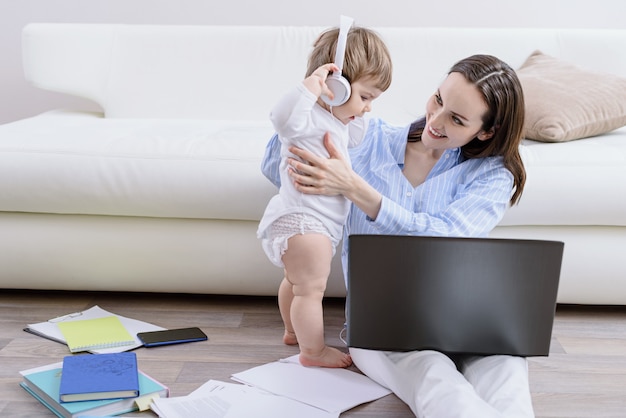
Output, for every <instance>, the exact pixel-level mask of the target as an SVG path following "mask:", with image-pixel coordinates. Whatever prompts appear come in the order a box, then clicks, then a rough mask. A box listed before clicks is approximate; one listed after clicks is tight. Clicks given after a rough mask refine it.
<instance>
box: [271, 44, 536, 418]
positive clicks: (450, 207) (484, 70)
mask: <svg viewBox="0 0 626 418" xmlns="http://www.w3.org/2000/svg"><path fill="white" fill-rule="evenodd" d="M523 122H524V99H523V94H522V89H521V86H520V83H519V80H518V78H517V76H516V74H515V72H514V71H513V70H512V69H511V68H510V67H509V66H508V65H507V64H506V63H504V62H502V61H501V60H499V59H497V58H495V57H493V56H488V55H476V56H472V57H469V58H466V59H463V60H461V61H459V62H458V63H456V64H455V65H454V66H453V67H452V68H451V70H450V72H449V73H448V76H447V77H446V79H445V80H444V81H443V83H442V84H441V85H440V87H439V88H438V89H437V91H436V92H435V93H434V94H433V96H432V97H431V98H430V99H429V100H428V103H427V105H426V115H425V116H424V118H422V119H420V120H418V121H416V122H414V123H413V124H411V125H410V126H406V127H394V126H390V125H388V124H386V123H385V122H384V121H381V120H378V119H373V120H371V121H370V123H369V127H368V132H367V134H366V137H365V139H364V140H363V142H362V143H361V144H360V145H359V146H358V147H356V148H354V149H352V150H351V153H350V156H351V159H352V168H350V167H349V165H348V164H347V163H346V162H345V161H344V160H343V159H342V157H341V156H340V155H339V153H337V152H336V150H335V149H334V147H333V146H332V144H331V142H330V141H329V140H328V138H327V137H326V138H325V139H324V141H325V145H326V147H327V149H328V151H329V155H330V158H327V159H326V158H320V157H317V156H315V155H312V154H311V153H308V152H306V151H303V150H300V149H296V148H293V149H291V151H292V152H293V153H294V154H295V155H297V156H298V157H299V158H300V159H301V160H296V159H292V160H291V161H290V165H291V167H292V168H293V170H292V172H291V178H292V180H293V181H294V184H295V186H296V188H297V190H298V191H300V192H302V193H305V194H322V195H337V194H341V195H343V196H345V197H346V198H348V199H349V200H350V201H351V202H352V206H351V210H350V214H349V218H348V221H347V224H346V227H345V231H344V241H343V245H344V247H343V251H342V260H343V265H344V271H345V269H346V266H347V252H348V248H347V245H348V240H347V239H345V237H347V236H348V235H350V234H387V235H393V234H395V235H436V236H455V237H457V236H458V237H484V236H487V235H488V234H489V232H490V231H491V230H492V229H493V228H494V227H495V226H496V225H497V224H498V222H499V221H500V219H502V216H503V215H504V213H505V211H506V210H507V208H508V206H509V204H515V203H517V202H518V201H519V198H520V196H521V194H522V191H523V189H524V183H525V179H526V174H525V170H524V166H523V164H522V161H521V158H520V155H519V144H520V141H521V138H522V126H523ZM275 142H276V141H275V140H272V141H271V142H270V144H269V145H268V150H267V153H266V159H265V161H264V164H263V172H264V173H265V175H266V176H268V178H270V179H271V180H272V181H273V182H275V183H276V181H277V180H276V179H277V177H276V175H275V174H274V172H275V170H276V167H275V166H276V162H275V161H274V160H275V159H277V158H278V157H279V155H278V153H277V152H275V151H274V146H275V144H274V143H275ZM305 162H306V163H305ZM350 354H351V356H352V360H353V362H354V363H355V364H356V365H357V366H358V367H359V369H360V370H361V371H363V372H364V373H365V374H367V375H368V376H369V377H370V378H372V379H373V380H375V381H377V382H378V383H380V384H382V385H383V386H386V387H388V388H390V389H391V390H393V391H394V393H395V394H396V395H397V396H398V397H399V398H400V399H402V400H403V401H404V402H406V403H407V404H408V405H409V406H410V408H411V409H412V411H413V412H414V413H415V415H416V416H419V417H481V418H484V417H532V416H534V413H533V410H532V402H531V398H530V391H529V386H528V367H527V363H526V360H525V359H523V358H519V357H512V356H502V355H494V356H486V357H478V356H457V357H455V358H450V357H448V356H446V355H444V354H442V353H439V352H435V351H413V352H408V353H404V352H402V353H399V352H383V351H374V350H363V349H354V348H351V349H350Z"/></svg>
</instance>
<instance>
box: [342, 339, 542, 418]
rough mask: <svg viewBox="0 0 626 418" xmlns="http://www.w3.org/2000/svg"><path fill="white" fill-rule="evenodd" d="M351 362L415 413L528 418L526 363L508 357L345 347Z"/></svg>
mask: <svg viewBox="0 0 626 418" xmlns="http://www.w3.org/2000/svg"><path fill="white" fill-rule="evenodd" d="M350 355H351V356H352V361H353V362H354V364H355V365H356V366H357V367H358V368H359V369H360V370H361V371H362V372H363V373H365V374H366V375H367V376H369V377H370V378H371V379H372V380H374V381H376V382H378V383H379V384H381V385H383V386H385V387H386V388H388V389H390V390H392V391H393V392H394V393H395V394H396V395H397V396H398V397H399V398H400V399H402V401H404V402H405V403H406V404H407V405H409V407H410V408H411V410H412V411H413V413H414V414H415V416H417V417H419V418H460V417H463V418H491V417H494V418H495V417H500V418H502V417H506V418H509V417H511V418H513V417H515V418H532V417H534V416H535V414H534V412H533V407H532V400H531V396H530V388H529V385H528V363H527V361H526V359H525V358H522V357H514V356H502V355H494V356H464V357H460V358H459V360H457V362H458V368H457V364H455V363H454V362H453V361H452V360H451V359H450V358H449V357H448V356H446V355H445V354H442V353H439V352H436V351H426V350H425V351H411V352H388V351H376V350H364V349H360V348H350Z"/></svg>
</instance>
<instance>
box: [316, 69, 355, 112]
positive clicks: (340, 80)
mask: <svg viewBox="0 0 626 418" xmlns="http://www.w3.org/2000/svg"><path fill="white" fill-rule="evenodd" d="M326 85H327V86H328V88H329V89H330V91H332V92H333V94H334V95H335V98H334V99H333V100H330V98H328V97H327V96H326V95H322V100H323V101H324V103H326V104H327V105H329V106H341V105H342V104H344V103H345V102H347V101H348V99H349V98H350V94H351V92H352V89H351V88H350V83H349V82H348V80H346V78H345V77H342V76H340V75H338V74H333V75H331V76H330V77H328V78H327V79H326Z"/></svg>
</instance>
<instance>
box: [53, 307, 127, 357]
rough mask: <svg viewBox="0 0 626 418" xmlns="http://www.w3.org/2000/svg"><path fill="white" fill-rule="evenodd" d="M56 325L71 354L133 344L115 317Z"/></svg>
mask: <svg viewBox="0 0 626 418" xmlns="http://www.w3.org/2000/svg"><path fill="white" fill-rule="evenodd" d="M57 325H58V327H59V330H60V331H61V333H62V334H63V337H65V340H66V341H67V346H68V347H69V349H70V351H71V352H72V353H76V352H79V351H88V350H98V349H102V348H110V347H120V346H124V345H132V344H135V339H134V338H133V336H132V335H130V334H129V333H128V331H127V330H126V328H125V327H124V325H123V324H122V322H121V321H120V320H119V318H117V317H115V316H105V317H103V318H95V319H83V320H78V321H69V322H59V323H58V324H57Z"/></svg>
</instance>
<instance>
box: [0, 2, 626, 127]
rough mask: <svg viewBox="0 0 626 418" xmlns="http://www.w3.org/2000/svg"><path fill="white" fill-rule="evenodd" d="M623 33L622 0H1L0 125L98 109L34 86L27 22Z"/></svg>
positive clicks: (625, 7)
mask: <svg viewBox="0 0 626 418" xmlns="http://www.w3.org/2000/svg"><path fill="white" fill-rule="evenodd" d="M340 14H346V15H349V16H352V17H354V18H355V21H356V23H357V24H359V25H363V26H372V27H373V26H378V27H382V26H422V27H538V28H540V27H545V28H548V27H556V28H610V29H625V28H626V2H625V1H624V0H594V1H589V0H586V1H584V0H518V1H517V2H513V1H511V0H473V1H468V0H436V1H432V0H431V1H420V0H376V1H373V0H316V1H300V0H265V1H261V0H219V1H218V0H0V123H5V122H9V121H14V120H17V119H20V118H23V117H28V116H32V115H35V114H38V113H40V112H43V111H45V110H49V109H53V108H57V107H73V108H81V109H96V107H95V106H94V105H92V104H91V103H89V102H87V101H84V100H82V99H77V98H72V97H68V96H64V95H61V94H56V93H50V92H44V91H41V90H39V89H35V88H33V87H31V86H29V85H28V84H27V83H26V82H25V81H24V77H23V74H22V66H21V53H20V39H21V30H22V28H23V27H24V25H26V24H27V23H29V22H81V23H83V22H97V23H139V24H189V25H296V26H300V25H311V26H335V25H336V24H337V22H338V16H339V15H340Z"/></svg>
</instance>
